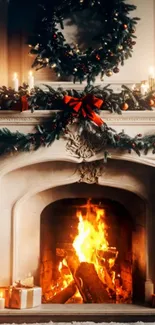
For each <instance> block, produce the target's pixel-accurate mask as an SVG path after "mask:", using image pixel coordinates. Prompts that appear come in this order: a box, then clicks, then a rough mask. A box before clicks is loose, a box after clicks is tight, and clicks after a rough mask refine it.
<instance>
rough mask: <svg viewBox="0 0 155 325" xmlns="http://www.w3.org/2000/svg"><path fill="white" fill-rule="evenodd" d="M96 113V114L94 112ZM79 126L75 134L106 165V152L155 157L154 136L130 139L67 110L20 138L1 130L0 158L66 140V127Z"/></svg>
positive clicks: (19, 134)
mask: <svg viewBox="0 0 155 325" xmlns="http://www.w3.org/2000/svg"><path fill="white" fill-rule="evenodd" d="M94 111H95V112H96V110H95V109H94ZM75 122H76V123H78V126H79V128H78V134H79V136H80V137H81V138H83V139H85V140H86V141H87V143H88V146H89V147H90V148H93V149H94V148H95V151H96V152H104V157H105V161H106V160H107V157H108V156H109V149H115V150H118V149H119V150H121V151H124V152H125V151H127V152H128V153H131V152H132V151H135V152H136V153H137V154H138V155H139V156H140V153H141V152H143V153H144V154H145V155H146V154H147V153H148V151H150V150H151V151H152V153H153V154H155V134H152V135H146V136H142V134H138V135H136V136H135V137H130V136H129V135H127V134H126V133H125V132H124V131H122V132H120V133H117V132H116V131H115V130H114V129H112V128H110V127H108V126H107V125H106V124H105V123H104V122H103V124H102V125H101V126H97V125H95V124H94V123H93V122H92V121H90V120H89V118H84V117H83V116H82V115H81V112H80V111H79V112H78V113H77V114H76V116H75V113H73V110H72V109H71V107H70V106H67V107H66V110H65V111H61V112H58V113H53V114H52V117H51V120H50V121H49V122H47V123H45V124H44V125H43V126H37V128H36V132H34V133H33V132H32V133H28V134H23V133H21V132H18V131H17V132H11V131H10V130H9V129H7V128H3V129H1V130H0V155H3V154H8V153H13V152H26V151H33V150H37V149H39V148H40V147H43V146H44V147H48V146H50V145H52V143H53V142H54V140H58V139H59V138H60V137H61V136H63V137H65V136H66V134H67V133H68V132H69V127H68V126H69V125H70V124H73V123H75Z"/></svg>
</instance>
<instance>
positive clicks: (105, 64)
mask: <svg viewBox="0 0 155 325" xmlns="http://www.w3.org/2000/svg"><path fill="white" fill-rule="evenodd" d="M40 1H41V0H40ZM40 9H41V10H40V15H39V18H38V21H37V24H36V30H35V32H34V33H33V35H31V37H30V39H29V46H30V47H31V50H30V53H31V54H35V55H36V58H35V60H34V63H33V67H35V68H36V69H40V68H44V67H47V66H48V67H49V68H52V69H53V70H54V71H55V72H56V73H57V75H58V76H72V77H73V81H74V82H76V80H79V81H80V82H82V81H83V80H87V83H88V84H90V83H91V82H94V81H95V78H96V76H98V75H99V74H100V75H101V79H102V78H103V76H104V75H106V76H109V77H110V76H111V75H112V74H113V72H114V73H118V72H119V65H120V64H121V65H124V61H125V60H126V59H128V58H129V57H131V56H132V49H133V46H134V45H135V44H136V42H135V38H136V36H135V27H136V24H137V21H138V20H139V18H137V17H136V18H131V17H130V16H129V15H130V12H131V11H133V10H135V9H136V6H135V5H130V4H127V3H126V1H125V0H109V1H107V0H57V1H54V0H53V1H50V0H47V1H46V2H45V1H44V4H42V5H41V6H40ZM83 10H90V11H91V13H92V15H96V20H97V21H99V22H100V23H101V25H102V28H101V30H100V32H99V33H98V34H97V35H96V36H95V38H94V39H95V40H96V41H97V42H98V44H100V46H99V48H87V49H86V50H84V51H82V50H80V48H78V45H77V44H75V45H73V44H68V43H67V42H66V40H65V38H64V36H63V33H62V32H61V31H59V29H58V24H60V26H61V29H63V28H64V26H63V21H64V18H65V17H67V16H68V15H70V14H71V13H76V12H82V11H83ZM94 28H95V27H94Z"/></svg>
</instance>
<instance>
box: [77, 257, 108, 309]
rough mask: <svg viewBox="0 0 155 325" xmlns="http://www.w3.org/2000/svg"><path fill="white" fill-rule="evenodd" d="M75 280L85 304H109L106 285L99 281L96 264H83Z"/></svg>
mask: <svg viewBox="0 0 155 325" xmlns="http://www.w3.org/2000/svg"><path fill="white" fill-rule="evenodd" d="M74 278H75V281H76V284H77V287H78V289H79V291H80V293H81V295H82V297H83V301H84V302H85V303H106V302H109V296H108V293H107V291H106V288H105V285H104V284H103V282H102V281H101V280H100V279H99V277H98V274H97V272H96V270H95V267H94V264H92V263H86V262H82V263H81V264H80V266H79V267H78V269H77V271H76V273H75V275H74Z"/></svg>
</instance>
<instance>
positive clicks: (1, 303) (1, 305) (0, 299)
mask: <svg viewBox="0 0 155 325" xmlns="http://www.w3.org/2000/svg"><path fill="white" fill-rule="evenodd" d="M4 308H5V298H3V293H2V292H0V309H4Z"/></svg>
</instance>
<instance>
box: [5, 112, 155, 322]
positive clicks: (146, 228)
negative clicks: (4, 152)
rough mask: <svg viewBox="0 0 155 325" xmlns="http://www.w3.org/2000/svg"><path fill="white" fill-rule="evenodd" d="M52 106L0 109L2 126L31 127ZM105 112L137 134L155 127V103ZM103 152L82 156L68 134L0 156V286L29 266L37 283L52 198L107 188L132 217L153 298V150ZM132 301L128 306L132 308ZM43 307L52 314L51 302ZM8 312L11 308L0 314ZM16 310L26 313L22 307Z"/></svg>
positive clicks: (94, 193)
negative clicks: (106, 155) (43, 220)
mask: <svg viewBox="0 0 155 325" xmlns="http://www.w3.org/2000/svg"><path fill="white" fill-rule="evenodd" d="M51 114H52V112H47V111H44V112H41V111H39V112H34V113H33V114H32V113H30V112H24V113H15V112H1V113H0V128H3V127H7V128H9V129H10V130H11V131H16V130H19V131H22V132H30V131H32V130H33V129H34V126H35V125H37V124H39V123H41V122H42V121H44V120H47V119H50V115H51ZM101 116H102V117H103V119H104V120H105V122H106V123H108V125H109V126H111V127H113V128H115V129H116V130H117V131H121V130H122V129H125V131H126V132H128V134H130V135H132V136H134V135H136V134H137V133H143V134H147V133H151V132H154V131H155V112H154V111H153V112H125V113H123V114H122V115H121V116H118V115H115V114H110V113H109V112H102V114H101ZM102 158H103V155H102V154H98V155H94V156H89V158H82V157H80V156H77V155H76V153H75V151H74V150H69V147H68V140H66V139H60V140H59V141H58V140H56V141H55V142H54V143H53V144H52V146H51V147H49V148H40V149H39V150H38V151H36V152H31V153H17V154H15V155H9V156H5V157H1V160H0V183H1V189H0V191H1V200H0V209H1V210H0V211H1V214H0V260H1V267H0V286H7V285H9V284H11V283H13V282H14V281H16V280H18V279H21V278H23V277H25V276H26V275H27V274H28V273H29V272H31V273H32V274H33V275H34V277H35V281H36V283H37V284H39V259H40V216H41V213H42V211H43V209H44V208H45V207H46V206H47V205H49V204H50V203H52V202H55V201H57V200H60V199H63V198H78V197H85V198H89V197H94V198H100V197H101V196H102V197H103V198H110V199H112V200H115V201H117V202H119V203H121V204H123V205H124V206H125V207H126V209H127V210H128V211H129V213H130V215H131V216H132V218H133V220H134V222H135V226H136V232H135V235H133V236H135V238H134V241H133V243H134V254H135V256H137V258H138V260H139V263H140V268H141V269H142V272H144V274H145V283H144V286H145V290H144V291H145V293H144V296H145V301H146V302H149V300H150V297H151V294H152V293H153V292H154V284H155V254H154V231H155V218H154V215H155V202H154V180H155V176H154V175H155V174H154V169H153V167H154V166H155V156H153V155H152V153H149V154H148V155H147V156H144V155H142V156H141V157H138V156H137V155H136V154H135V153H132V154H131V155H129V154H128V153H122V152H118V151H113V152H112V156H111V158H110V159H109V160H108V163H107V164H106V165H103V160H102ZM86 175H87V177H85V176H86ZM68 306H69V305H68ZM117 307H118V306H117V305H116V306H115V307H114V308H113V310H114V309H115V311H116V309H117ZM128 307H129V306H127V307H126V306H125V307H123V310H124V311H125V309H126V310H127V313H129V309H128ZM50 308H51V307H50ZM63 308H64V307H62V310H63ZM65 308H66V307H65ZM67 308H69V307H67ZM78 308H82V309H81V310H83V308H84V307H81V306H78ZM85 308H86V307H85ZM118 308H119V307H118ZM45 310H46V313H47V314H48V313H49V310H48V311H47V307H46V309H45ZM85 310H86V309H85ZM92 310H93V309H91V308H89V306H88V307H87V314H91V315H92ZM118 310H119V309H118ZM79 311H80V309H79ZM145 311H146V310H145ZM143 312H144V311H142V310H141V312H140V313H141V314H143ZM150 312H151V309H150V311H149V313H150ZM6 313H7V314H8V311H7V310H5V311H4V312H2V314H1V315H0V316H2V315H3V316H4V315H5V314H6ZM12 313H15V314H16V315H17V314H19V315H23V313H24V311H12ZM29 313H30V314H31V312H30V311H29V312H28V314H29ZM32 313H33V315H34V313H35V311H34V310H33V311H32ZM41 313H42V312H41ZM59 313H60V311H59ZM64 313H65V311H64ZM116 313H117V312H116ZM152 313H153V311H152ZM9 314H10V312H9ZM99 314H105V311H104V312H103V310H102V311H100V312H99ZM154 314H155V313H154ZM92 319H93V318H92V317H91V320H92ZM1 320H2V318H1V319H0V322H1Z"/></svg>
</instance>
